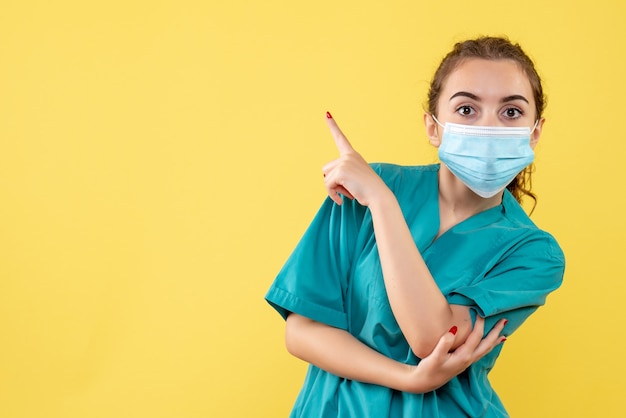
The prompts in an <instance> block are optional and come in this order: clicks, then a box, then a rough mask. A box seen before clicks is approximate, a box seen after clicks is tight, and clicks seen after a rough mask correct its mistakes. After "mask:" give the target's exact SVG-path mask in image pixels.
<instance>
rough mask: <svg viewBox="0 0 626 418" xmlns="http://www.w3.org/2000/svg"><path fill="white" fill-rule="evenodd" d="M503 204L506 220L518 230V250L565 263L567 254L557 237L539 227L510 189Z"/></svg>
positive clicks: (558, 262)
mask: <svg viewBox="0 0 626 418" xmlns="http://www.w3.org/2000/svg"><path fill="white" fill-rule="evenodd" d="M502 204H503V206H504V216H505V219H506V222H507V223H508V225H509V226H510V227H511V228H513V229H515V230H517V231H518V234H519V237H520V239H519V241H518V244H517V245H516V247H518V248H517V251H521V252H523V253H525V254H528V255H533V256H540V257H541V256H542V257H545V258H546V259H550V260H552V261H553V262H555V263H557V264H561V265H565V255H564V254H563V250H562V249H561V246H560V245H559V243H558V242H557V240H556V238H555V237H554V236H553V235H552V234H550V233H549V232H547V231H545V230H543V229H541V228H539V227H538V226H537V225H536V224H535V223H534V222H533V221H532V220H531V219H530V217H529V216H528V215H527V214H526V212H525V211H524V209H523V208H522V207H521V206H520V205H519V203H517V201H516V200H515V199H514V198H513V196H511V194H510V193H508V191H507V192H505V194H504V197H503V202H502Z"/></svg>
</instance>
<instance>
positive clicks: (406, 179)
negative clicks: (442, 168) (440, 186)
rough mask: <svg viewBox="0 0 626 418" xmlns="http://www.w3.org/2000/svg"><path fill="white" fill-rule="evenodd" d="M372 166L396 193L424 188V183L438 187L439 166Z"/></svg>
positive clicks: (387, 164)
mask: <svg viewBox="0 0 626 418" xmlns="http://www.w3.org/2000/svg"><path fill="white" fill-rule="evenodd" d="M370 166H371V167H372V169H373V170H374V171H375V172H376V173H377V174H378V175H379V176H380V177H381V178H382V179H383V181H384V182H385V183H386V184H387V186H389V188H391V189H392V190H393V191H394V192H398V191H400V190H402V189H406V188H410V189H414V188H416V187H419V188H423V187H424V183H429V184H431V185H433V186H435V187H437V173H438V172H439V164H431V165H412V166H406V165H398V164H389V163H371V164H370Z"/></svg>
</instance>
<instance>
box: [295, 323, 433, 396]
mask: <svg viewBox="0 0 626 418" xmlns="http://www.w3.org/2000/svg"><path fill="white" fill-rule="evenodd" d="M286 345H287V350H288V351H289V352H290V353H291V354H292V355H294V356H296V357H298V358H300V359H302V360H304V361H306V362H308V363H311V364H313V365H315V366H317V367H319V368H320V369H323V370H326V371H327V372H329V373H332V374H334V375H337V376H340V377H343V378H346V379H350V380H356V381H360V382H365V383H374V384H377V385H381V386H386V387H389V388H392V389H396V390H401V391H412V392H415V391H416V388H417V389H419V388H420V387H421V386H420V382H419V381H416V379H415V378H414V377H412V375H411V373H412V368H414V367H415V366H411V365H407V364H404V363H400V362H397V361H395V360H393V359H391V358H389V357H386V356H384V355H383V354H381V353H379V352H377V351H376V350H373V349H372V348H370V347H368V346H367V345H365V344H363V343H362V342H361V341H359V340H357V339H356V338H355V337H354V336H353V335H351V334H350V333H348V332H347V331H344V330H341V329H339V328H334V327H331V326H329V325H326V324H323V323H320V322H316V321H313V320H311V319H309V318H306V317H303V316H301V315H297V314H293V313H292V314H290V315H289V317H288V318H287V326H286ZM423 387H424V388H426V382H425V383H424V384H423Z"/></svg>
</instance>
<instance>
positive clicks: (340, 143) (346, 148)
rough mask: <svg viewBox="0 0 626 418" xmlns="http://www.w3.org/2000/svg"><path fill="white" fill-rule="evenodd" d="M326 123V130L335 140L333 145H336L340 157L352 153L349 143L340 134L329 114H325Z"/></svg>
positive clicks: (352, 149) (341, 133) (337, 126)
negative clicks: (328, 130)
mask: <svg viewBox="0 0 626 418" xmlns="http://www.w3.org/2000/svg"><path fill="white" fill-rule="evenodd" d="M326 123H327V124H328V128H329V129H330V133H331V134H332V136H333V139H334V140H335V145H337V149H338V150H339V154H340V155H344V154H347V153H350V152H353V151H354V148H352V145H350V141H348V138H346V136H345V135H344V134H343V132H341V129H339V125H337V122H335V119H333V117H332V115H331V114H330V112H326Z"/></svg>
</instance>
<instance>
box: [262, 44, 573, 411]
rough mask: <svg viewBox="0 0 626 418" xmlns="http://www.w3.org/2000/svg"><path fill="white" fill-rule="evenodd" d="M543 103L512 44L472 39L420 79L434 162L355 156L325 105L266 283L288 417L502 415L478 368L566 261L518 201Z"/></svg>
mask: <svg viewBox="0 0 626 418" xmlns="http://www.w3.org/2000/svg"><path fill="white" fill-rule="evenodd" d="M543 109H544V97H543V91H542V87H541V82H540V78H539V76H538V75H537V72H536V71H535V68H534V66H533V63H532V61H531V60H530V59H529V58H528V57H527V56H526V54H525V53H524V52H523V50H522V49H521V48H520V47H519V46H518V45H514V44H512V43H510V42H509V41H508V40H507V39H505V38H493V37H482V38H478V39H474V40H469V41H465V42H462V43H458V44H456V45H455V47H454V49H453V50H452V51H451V52H450V53H449V54H448V55H447V56H446V57H445V58H444V59H443V61H442V63H441V64H440V66H439V68H438V69H437V71H436V73H435V75H434V78H433V81H432V83H431V87H430V91H429V94H428V109H427V112H426V114H425V115H424V122H425V125H426V133H427V135H428V138H429V140H430V143H431V144H432V145H433V146H434V147H437V148H438V151H439V157H440V160H441V164H435V165H430V166H414V167H404V166H397V165H391V164H372V165H369V164H367V163H366V162H365V161H364V160H363V158H362V157H361V156H360V155H359V154H358V153H357V152H356V151H355V150H354V149H353V148H352V146H351V145H350V143H349V142H348V140H347V139H346V138H345V136H344V135H343V134H342V133H341V131H340V130H339V127H338V126H337V124H336V123H335V121H334V120H333V119H332V116H331V115H330V114H327V121H328V124H329V127H330V130H331V133H332V135H333V138H334V139H335V142H336V145H337V147H338V150H339V155H340V156H339V158H338V159H336V160H334V161H332V162H330V163H328V164H327V165H325V166H324V168H323V172H324V181H325V185H326V188H327V190H328V193H329V199H327V201H326V202H325V203H324V205H323V206H322V208H321V209H320V211H319V212H318V214H317V216H316V217H315V219H314V220H313V222H312V224H311V225H310V227H309V229H308V230H307V231H306V233H305V235H304V237H303V238H302V240H301V241H300V243H299V244H298V246H297V247H296V249H295V250H294V252H293V254H292V255H291V257H290V258H289V259H288V261H287V262H286V264H285V265H284V267H283V269H282V270H281V272H280V273H279V275H278V277H277V278H276V280H275V282H274V283H273V285H272V286H271V288H270V290H269V291H268V293H267V295H266V299H267V301H268V302H269V303H270V304H271V305H272V306H273V307H274V308H276V309H277V310H278V312H279V313H280V314H281V315H282V316H283V317H284V318H286V344H287V349H288V350H289V352H290V353H292V354H293V355H295V356H297V357H299V358H301V359H303V360H305V361H307V362H309V363H310V367H309V370H308V373H307V376H306V380H305V383H304V386H303V388H302V390H301V392H300V395H299V397H298V399H297V401H296V404H295V406H294V409H293V411H292V416H293V417H375V418H380V417H465V416H469V417H504V416H508V415H507V413H506V410H505V408H504V406H503V405H502V403H501V402H500V400H499V398H498V396H497V395H496V394H495V392H494V391H493V389H492V388H491V386H490V384H489V381H488V379H487V374H488V372H489V370H491V368H492V367H493V365H494V363H495V361H496V358H497V357H498V355H499V354H500V351H501V347H502V344H501V343H502V342H503V341H504V339H505V337H504V335H510V334H511V333H512V332H513V331H514V330H515V329H517V328H518V327H519V326H520V325H521V324H522V322H524V320H525V319H526V318H527V317H528V316H529V315H530V314H531V313H533V312H534V311H535V310H536V309H537V308H538V307H539V306H541V305H542V304H543V303H544V302H545V299H546V296H547V295H548V294H549V293H550V292H552V291H554V290H555V289H557V288H558V287H559V286H560V284H561V281H562V278H563V272H564V265H565V261H564V256H563V253H562V251H561V249H560V248H559V246H558V244H557V242H556V241H555V239H554V238H553V237H552V236H551V235H549V234H548V233H546V232H544V231H542V230H540V229H538V228H537V227H536V226H535V225H534V224H533V223H532V222H531V221H530V219H529V217H528V216H527V215H526V213H525V212H524V211H523V209H522V208H521V206H520V204H519V201H520V200H521V197H522V196H524V195H528V196H531V197H532V198H533V199H534V195H533V194H532V192H531V191H530V190H529V187H527V185H530V178H529V176H530V167H529V164H531V163H532V158H533V151H532V150H533V149H534V147H535V146H536V144H537V142H538V141H539V138H540V136H541V131H542V128H543V124H544V118H543V117H542V112H543ZM342 195H343V197H342ZM483 329H486V330H491V331H490V332H489V333H488V334H487V335H486V337H484V338H483Z"/></svg>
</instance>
